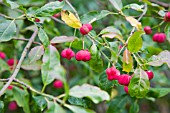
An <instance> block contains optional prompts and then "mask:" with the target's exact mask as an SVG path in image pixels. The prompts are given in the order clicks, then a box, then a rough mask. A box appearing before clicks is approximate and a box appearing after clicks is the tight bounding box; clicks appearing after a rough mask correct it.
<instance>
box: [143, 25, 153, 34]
mask: <svg viewBox="0 0 170 113" xmlns="http://www.w3.org/2000/svg"><path fill="white" fill-rule="evenodd" d="M144 31H145V33H146V34H151V33H152V29H151V27H150V26H145V27H144Z"/></svg>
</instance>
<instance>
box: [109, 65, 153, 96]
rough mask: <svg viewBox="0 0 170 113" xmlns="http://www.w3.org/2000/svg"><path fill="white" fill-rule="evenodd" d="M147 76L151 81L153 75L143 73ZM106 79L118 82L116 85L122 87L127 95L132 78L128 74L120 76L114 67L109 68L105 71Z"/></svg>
mask: <svg viewBox="0 0 170 113" xmlns="http://www.w3.org/2000/svg"><path fill="white" fill-rule="evenodd" d="M145 72H146V73H147V75H148V78H149V80H151V79H152V78H153V77H154V74H153V72H152V71H145ZM106 74H107V79H108V80H110V81H111V80H118V83H119V84H120V85H124V91H125V92H126V93H127V94H128V85H129V83H130V80H131V78H132V76H130V75H128V74H122V75H121V74H120V71H119V70H117V69H116V68H115V67H114V66H113V67H111V68H107V69H106Z"/></svg>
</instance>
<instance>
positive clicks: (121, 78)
mask: <svg viewBox="0 0 170 113" xmlns="http://www.w3.org/2000/svg"><path fill="white" fill-rule="evenodd" d="M131 78H132V77H131V76H130V75H128V74H123V75H120V76H119V79H118V82H119V84H121V85H125V86H128V85H129V83H130V80H131Z"/></svg>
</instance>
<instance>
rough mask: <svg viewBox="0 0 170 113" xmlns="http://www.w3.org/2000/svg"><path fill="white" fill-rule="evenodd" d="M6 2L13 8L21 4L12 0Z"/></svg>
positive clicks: (5, 0)
mask: <svg viewBox="0 0 170 113" xmlns="http://www.w3.org/2000/svg"><path fill="white" fill-rule="evenodd" d="M4 2H5V3H6V4H7V5H8V6H10V7H11V9H16V8H19V7H20V5H18V4H17V3H15V2H13V1H11V0H4Z"/></svg>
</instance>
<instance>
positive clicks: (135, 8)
mask: <svg viewBox="0 0 170 113" xmlns="http://www.w3.org/2000/svg"><path fill="white" fill-rule="evenodd" d="M130 8H131V9H134V10H136V11H142V12H143V8H144V5H138V4H134V3H132V4H129V5H126V6H124V7H123V9H130Z"/></svg>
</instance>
